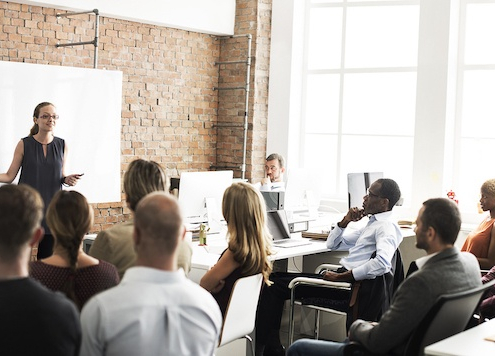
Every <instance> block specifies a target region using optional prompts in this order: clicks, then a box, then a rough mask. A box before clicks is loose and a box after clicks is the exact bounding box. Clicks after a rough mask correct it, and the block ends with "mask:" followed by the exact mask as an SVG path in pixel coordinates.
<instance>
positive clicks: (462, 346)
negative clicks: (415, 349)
mask: <svg viewBox="0 0 495 356" xmlns="http://www.w3.org/2000/svg"><path fill="white" fill-rule="evenodd" d="M487 336H495V319H492V320H490V321H487V322H485V323H483V324H481V325H478V326H476V327H474V328H471V329H469V330H466V331H463V332H462V333H459V334H457V335H454V336H451V337H449V338H447V339H444V340H442V341H439V342H436V343H434V344H431V345H430V346H427V347H426V348H425V355H429V356H488V355H490V356H493V355H495V342H493V341H487V340H485V339H484V338H485V337H487Z"/></svg>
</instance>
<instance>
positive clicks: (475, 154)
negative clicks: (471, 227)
mask: <svg viewBox="0 0 495 356" xmlns="http://www.w3.org/2000/svg"><path fill="white" fill-rule="evenodd" d="M494 18H495V1H463V2H461V21H460V23H461V28H460V29H461V30H460V41H459V44H460V45H459V65H458V83H459V90H458V99H457V101H456V103H457V111H456V112H457V132H456V143H457V147H458V149H457V151H456V158H457V159H456V162H457V164H456V166H455V171H454V176H455V177H456V180H455V181H454V184H453V185H454V186H457V187H459V188H458V190H459V201H460V207H461V209H462V211H463V212H464V213H465V214H466V216H467V217H468V216H470V215H472V213H473V212H475V211H476V210H477V202H478V199H479V192H480V186H481V184H482V183H483V182H484V181H485V180H487V179H490V178H495V166H494V164H493V163H492V158H491V153H492V150H493V149H494V147H495V46H494V45H493V43H494V41H495V21H494V20H493V19H494ZM478 219H479V218H478Z"/></svg>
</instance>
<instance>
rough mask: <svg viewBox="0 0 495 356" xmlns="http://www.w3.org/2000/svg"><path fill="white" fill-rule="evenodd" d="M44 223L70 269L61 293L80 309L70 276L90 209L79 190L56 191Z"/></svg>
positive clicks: (89, 222)
mask: <svg viewBox="0 0 495 356" xmlns="http://www.w3.org/2000/svg"><path fill="white" fill-rule="evenodd" d="M46 222H47V224H48V226H49V227H50V230H51V232H52V234H53V236H54V239H55V246H60V247H62V249H63V250H65V251H66V252H67V255H68V257H69V263H70V269H71V271H70V274H69V277H68V278H67V280H66V282H65V284H64V286H63V287H62V292H64V293H65V294H66V295H67V297H68V298H69V299H71V300H72V301H73V302H74V303H75V304H76V305H77V306H78V307H79V309H80V308H81V305H80V302H79V300H78V298H77V296H76V293H75V290H74V278H75V275H76V270H77V256H78V254H79V249H80V247H81V242H82V240H83V238H84V235H85V234H86V233H87V232H88V231H89V230H90V229H91V226H92V225H93V210H92V209H91V207H90V206H89V204H88V201H87V200H86V198H85V197H84V196H83V195H82V194H81V193H78V192H76V191H66V190H60V191H58V192H57V193H56V194H55V196H54V197H53V199H52V201H51V202H50V205H49V206H48V210H47V212H46Z"/></svg>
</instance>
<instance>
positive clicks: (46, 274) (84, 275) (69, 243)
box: [30, 190, 119, 309]
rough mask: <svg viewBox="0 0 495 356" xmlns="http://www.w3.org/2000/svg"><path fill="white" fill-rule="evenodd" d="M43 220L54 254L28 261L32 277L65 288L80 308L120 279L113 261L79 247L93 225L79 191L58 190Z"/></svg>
mask: <svg viewBox="0 0 495 356" xmlns="http://www.w3.org/2000/svg"><path fill="white" fill-rule="evenodd" d="M46 220H47V223H48V226H49V227H50V229H51V231H52V234H53V237H54V240H55V245H54V248H53V255H51V256H50V257H48V258H46V259H43V260H41V261H36V262H31V264H30V275H31V277H33V278H35V279H37V280H39V281H40V282H41V283H42V284H44V285H45V286H47V287H48V288H50V289H52V290H55V291H56V290H59V291H62V292H64V293H65V295H67V297H68V298H69V299H71V300H72V301H73V302H74V303H75V304H76V305H77V306H78V307H79V308H80V309H81V308H82V307H83V305H84V304H85V303H86V301H87V300H88V299H89V298H91V297H92V296H93V295H95V294H96V293H98V292H101V291H103V290H105V289H108V288H110V287H113V286H115V285H117V284H118V283H119V276H118V273H117V269H116V268H115V266H114V265H112V264H110V263H107V262H105V261H100V260H97V259H96V258H93V257H91V256H88V255H87V254H86V253H84V251H83V249H82V240H83V238H84V235H85V234H86V233H87V232H88V231H89V230H90V228H91V226H92V225H93V209H92V208H91V206H90V205H89V204H88V202H87V200H86V198H85V197H84V196H83V195H82V194H80V193H78V192H75V191H65V190H61V191H59V192H57V193H56V194H55V196H54V197H53V199H52V201H51V203H50V205H49V206H48V210H47V212H46Z"/></svg>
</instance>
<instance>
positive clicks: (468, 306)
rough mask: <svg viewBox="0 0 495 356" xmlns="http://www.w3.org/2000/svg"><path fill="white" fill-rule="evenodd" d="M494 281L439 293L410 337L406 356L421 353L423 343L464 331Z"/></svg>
mask: <svg viewBox="0 0 495 356" xmlns="http://www.w3.org/2000/svg"><path fill="white" fill-rule="evenodd" d="M494 284H495V280H494V281H491V282H489V283H486V284H484V285H482V286H480V287H478V288H475V289H471V290H468V291H464V292H459V293H453V294H445V295H442V296H440V297H439V298H438V300H437V302H436V303H435V305H434V306H433V307H432V308H431V309H430V311H429V312H428V314H427V315H426V316H425V318H424V319H423V320H422V321H421V323H420V324H419V325H418V327H417V328H416V329H415V331H414V332H413V334H412V335H411V337H410V338H409V341H408V343H407V346H406V350H405V356H417V355H423V354H424V348H425V347H426V346H428V345H431V344H433V343H435V342H437V341H440V340H443V339H446V338H447V337H450V336H452V335H455V334H458V333H460V332H462V331H464V330H465V329H466V326H467V324H468V322H469V320H470V318H471V317H472V316H473V314H474V312H475V310H476V309H477V307H478V305H479V303H480V301H481V298H482V296H483V294H484V292H485V291H487V290H488V289H489V288H490V287H491V286H493V285H494Z"/></svg>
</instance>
